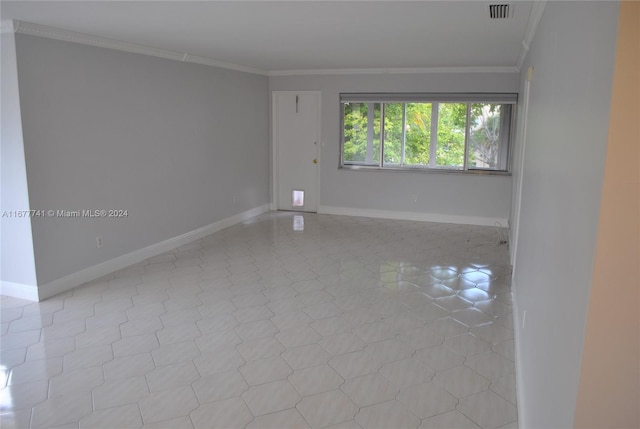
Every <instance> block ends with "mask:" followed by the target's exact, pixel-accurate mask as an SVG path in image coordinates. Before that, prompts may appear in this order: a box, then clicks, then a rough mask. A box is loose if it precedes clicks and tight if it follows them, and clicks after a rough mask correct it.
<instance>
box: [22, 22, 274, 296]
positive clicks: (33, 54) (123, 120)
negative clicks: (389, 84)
mask: <svg viewBox="0 0 640 429" xmlns="http://www.w3.org/2000/svg"><path fill="white" fill-rule="evenodd" d="M16 46H17V59H18V75H19V77H20V89H21V91H20V101H21V105H22V122H23V132H24V145H25V152H26V165H27V177H28V182H29V199H30V204H31V207H32V208H34V209H47V210H48V209H53V210H55V209H66V210H81V209H106V210H108V209H126V210H128V212H129V216H128V217H127V218H121V219H34V221H33V236H34V243H35V244H34V247H35V260H36V267H37V275H38V282H39V284H46V283H48V282H51V281H53V280H56V279H59V278H61V277H63V276H65V275H68V274H71V273H74V272H77V271H79V270H81V269H84V268H87V267H90V266H93V265H96V264H98V263H100V262H104V261H108V260H110V259H113V258H115V257H118V256H121V255H123V254H126V253H128V252H132V251H135V250H138V249H141V248H144V247H146V246H149V245H152V244H156V243H159V242H161V241H163V240H167V239H169V238H172V237H175V236H178V235H180V234H183V233H186V232H189V231H192V230H194V229H197V228H200V227H203V226H206V225H209V224H211V223H213V222H216V221H219V220H222V219H225V218H228V217H230V216H232V215H234V214H237V213H240V212H243V211H246V210H249V209H252V208H256V207H258V206H261V205H264V204H267V203H268V202H269V199H270V198H269V192H270V191H269V137H268V135H269V124H268V117H269V97H268V81H267V78H266V77H264V76H257V75H252V74H246V73H240V72H236V71H229V70H222V69H216V68H212V67H206V66H200V65H196V64H188V63H181V62H177V61H170V60H165V59H160V58H155V57H149V56H144V55H137V54H130V53H126V52H120V51H115V50H110V49H103V48H97V47H91V46H85V45H80V44H74V43H68V42H61V41H55V40H50V39H44V38H38V37H33V36H27V35H20V34H19V35H17V36H16ZM234 197H236V199H237V203H235V204H234ZM98 235H99V236H102V237H103V240H104V247H103V248H100V249H98V248H97V246H96V236H98Z"/></svg>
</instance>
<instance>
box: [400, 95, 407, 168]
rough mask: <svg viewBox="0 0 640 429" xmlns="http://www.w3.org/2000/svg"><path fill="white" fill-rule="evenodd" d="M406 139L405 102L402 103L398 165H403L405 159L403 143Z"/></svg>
mask: <svg viewBox="0 0 640 429" xmlns="http://www.w3.org/2000/svg"><path fill="white" fill-rule="evenodd" d="M406 139H407V103H402V143H401V152H400V153H401V155H400V166H402V167H404V160H405V155H404V151H405V144H406Z"/></svg>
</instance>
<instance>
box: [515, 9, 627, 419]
mask: <svg viewBox="0 0 640 429" xmlns="http://www.w3.org/2000/svg"><path fill="white" fill-rule="evenodd" d="M617 20H618V3H617V2H549V3H548V4H547V6H546V8H545V10H544V15H543V17H542V19H541V21H540V24H539V27H538V29H537V32H536V36H535V39H534V41H533V43H532V45H531V50H530V52H529V56H528V59H527V61H526V64H525V66H524V67H523V72H522V76H521V81H524V79H525V78H526V70H527V68H528V67H529V66H533V67H534V68H535V70H534V74H533V82H532V85H531V99H530V105H529V118H528V125H527V133H526V151H525V157H524V167H523V187H522V195H521V197H522V209H521V212H520V221H519V223H518V228H519V231H518V234H519V235H518V250H517V256H516V260H515V271H514V276H513V288H514V295H515V296H514V298H515V308H516V315H517V317H518V320H517V322H516V326H515V329H516V339H517V340H516V346H517V356H518V371H519V377H518V387H519V398H518V402H519V404H520V415H519V420H520V424H521V427H524V428H568V427H571V426H572V425H573V417H574V410H575V404H576V395H577V391H578V380H579V370H580V359H581V353H582V345H583V335H584V329H585V323H586V312H587V304H588V299H589V289H590V284H591V274H592V270H593V260H594V254H595V242H596V232H597V225H598V215H599V206H600V195H601V188H602V180H603V169H604V155H605V149H606V142H607V128H608V122H609V103H610V97H611V84H612V76H613V64H614V53H615V42H616V31H617ZM621 269H625V268H624V267H621ZM620 299H625V298H624V297H620ZM525 312H526V316H525ZM523 325H524V326H523ZM615 334H616V333H615V332H612V333H611V335H615Z"/></svg>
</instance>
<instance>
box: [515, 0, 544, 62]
mask: <svg viewBox="0 0 640 429" xmlns="http://www.w3.org/2000/svg"><path fill="white" fill-rule="evenodd" d="M546 5H547V0H538V1H534V2H533V6H532V7H531V12H530V13H529V21H528V22H527V29H526V30H525V32H524V39H522V49H521V50H520V57H519V58H518V63H517V65H516V68H517V69H518V71H520V70H521V69H522V66H523V65H524V62H525V60H526V59H527V54H528V53H529V47H530V46H531V42H532V41H533V38H534V36H535V35H536V30H537V29H538V24H539V23H540V19H541V18H542V14H543V13H544V7H545V6H546Z"/></svg>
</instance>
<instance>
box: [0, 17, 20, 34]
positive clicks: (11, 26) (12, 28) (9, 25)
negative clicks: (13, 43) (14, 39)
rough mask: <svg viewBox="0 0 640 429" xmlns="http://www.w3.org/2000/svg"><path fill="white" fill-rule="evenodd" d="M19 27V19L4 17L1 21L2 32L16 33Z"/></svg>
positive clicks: (0, 28) (0, 29) (0, 30)
mask: <svg viewBox="0 0 640 429" xmlns="http://www.w3.org/2000/svg"><path fill="white" fill-rule="evenodd" d="M17 28H18V21H13V20H11V19H3V20H2V21H0V34H8V33H15V32H16V30H17Z"/></svg>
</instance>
